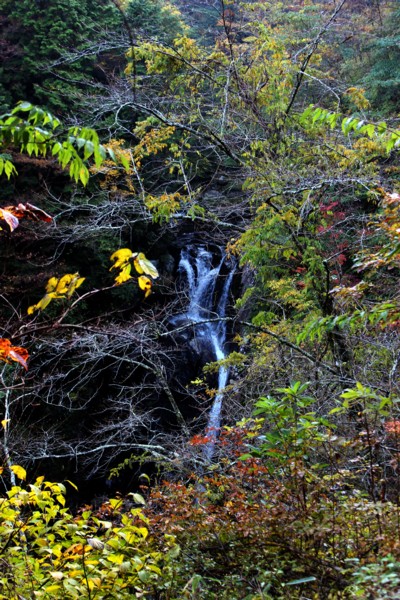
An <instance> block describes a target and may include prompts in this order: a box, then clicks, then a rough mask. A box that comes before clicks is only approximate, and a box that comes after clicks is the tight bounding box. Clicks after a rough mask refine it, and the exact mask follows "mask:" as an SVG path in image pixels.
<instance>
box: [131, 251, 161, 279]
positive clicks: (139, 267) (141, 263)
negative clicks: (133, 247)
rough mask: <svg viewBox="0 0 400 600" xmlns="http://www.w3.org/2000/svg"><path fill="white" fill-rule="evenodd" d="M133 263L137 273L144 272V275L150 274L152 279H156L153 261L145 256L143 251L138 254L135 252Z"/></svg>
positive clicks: (156, 273)
mask: <svg viewBox="0 0 400 600" xmlns="http://www.w3.org/2000/svg"><path fill="white" fill-rule="evenodd" d="M133 263H134V265H135V269H136V271H137V272H138V273H139V275H140V274H141V273H145V274H146V275H150V277H152V278H153V279H157V277H158V271H157V269H156V268H155V266H154V265H153V263H152V262H150V261H149V260H148V259H147V258H146V257H145V255H144V254H143V252H140V253H139V254H137V255H136V256H135V258H134V260H133Z"/></svg>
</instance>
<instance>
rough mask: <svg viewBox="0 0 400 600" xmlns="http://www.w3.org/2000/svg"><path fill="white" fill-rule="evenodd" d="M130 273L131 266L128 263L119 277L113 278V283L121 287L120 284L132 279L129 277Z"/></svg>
mask: <svg viewBox="0 0 400 600" xmlns="http://www.w3.org/2000/svg"><path fill="white" fill-rule="evenodd" d="M130 272H131V265H130V264H129V263H128V264H127V265H126V266H125V267H124V268H123V269H122V271H121V272H120V274H119V275H117V277H116V278H115V283H116V284H117V285H121V283H125V282H126V281H128V280H129V279H132V276H131V275H130Z"/></svg>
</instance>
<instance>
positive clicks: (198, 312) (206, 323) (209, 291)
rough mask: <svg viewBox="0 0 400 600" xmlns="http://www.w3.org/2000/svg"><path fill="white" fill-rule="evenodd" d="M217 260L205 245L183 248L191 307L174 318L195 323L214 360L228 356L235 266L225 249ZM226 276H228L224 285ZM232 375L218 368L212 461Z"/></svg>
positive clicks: (210, 431)
mask: <svg viewBox="0 0 400 600" xmlns="http://www.w3.org/2000/svg"><path fill="white" fill-rule="evenodd" d="M213 259H215V256H214V255H213V254H212V252H210V251H209V250H207V249H206V248H205V247H204V246H198V247H194V246H188V247H186V248H184V249H183V250H182V252H181V258H180V261H179V267H178V271H179V273H180V275H181V277H184V278H186V280H187V285H188V297H189V306H188V308H187V310H186V312H185V313H183V314H181V315H177V316H175V317H173V318H172V319H171V322H172V323H173V324H175V325H178V324H182V323H187V324H189V323H192V324H193V325H194V326H195V327H194V339H195V341H196V342H197V343H198V344H201V346H202V347H203V348H205V349H206V350H207V351H208V352H209V353H210V356H212V358H213V360H222V359H224V358H225V357H226V353H225V343H226V321H223V320H219V319H223V318H224V317H225V315H226V307H227V304H228V298H229V290H230V286H231V283H232V278H233V275H234V271H235V265H234V264H233V261H231V264H229V261H228V259H227V258H226V257H225V255H224V254H223V252H221V257H220V258H219V260H218V262H217V264H216V266H214V265H213ZM224 267H225V268H224ZM222 276H224V277H225V279H224V282H223V284H222V286H221V284H220V279H221V278H222ZM214 319H215V321H214ZM196 324H197V325H196ZM228 377H229V369H228V368H227V367H225V366H221V367H220V368H219V371H218V388H217V393H216V395H215V398H214V400H213V403H212V406H211V409H210V412H209V416H208V421H207V429H206V434H207V437H208V439H209V442H208V443H207V444H206V445H205V446H204V457H205V459H206V460H207V461H208V462H209V461H211V460H212V457H213V454H214V447H215V441H216V438H217V435H218V430H219V427H220V423H221V410H222V400H223V390H224V388H225V386H226V384H227V381H228Z"/></svg>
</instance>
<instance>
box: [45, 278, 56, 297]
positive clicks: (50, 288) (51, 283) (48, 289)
mask: <svg viewBox="0 0 400 600" xmlns="http://www.w3.org/2000/svg"><path fill="white" fill-rule="evenodd" d="M57 284H58V279H57V277H50V279H49V281H48V282H47V285H46V292H47V293H48V294H50V292H54V291H55V289H56V287H57Z"/></svg>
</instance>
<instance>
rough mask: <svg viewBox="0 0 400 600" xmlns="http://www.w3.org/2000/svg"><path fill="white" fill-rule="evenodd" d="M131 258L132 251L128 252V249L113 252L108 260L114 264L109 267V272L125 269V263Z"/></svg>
mask: <svg viewBox="0 0 400 600" xmlns="http://www.w3.org/2000/svg"><path fill="white" fill-rule="evenodd" d="M132 256H133V252H132V250H129V248H121V249H120V250H117V251H116V252H114V254H111V257H110V259H111V260H113V261H114V264H113V266H112V267H111V269H110V271H111V270H112V269H121V268H123V267H125V266H126V263H127V262H128V261H129V259H130V258H132Z"/></svg>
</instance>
